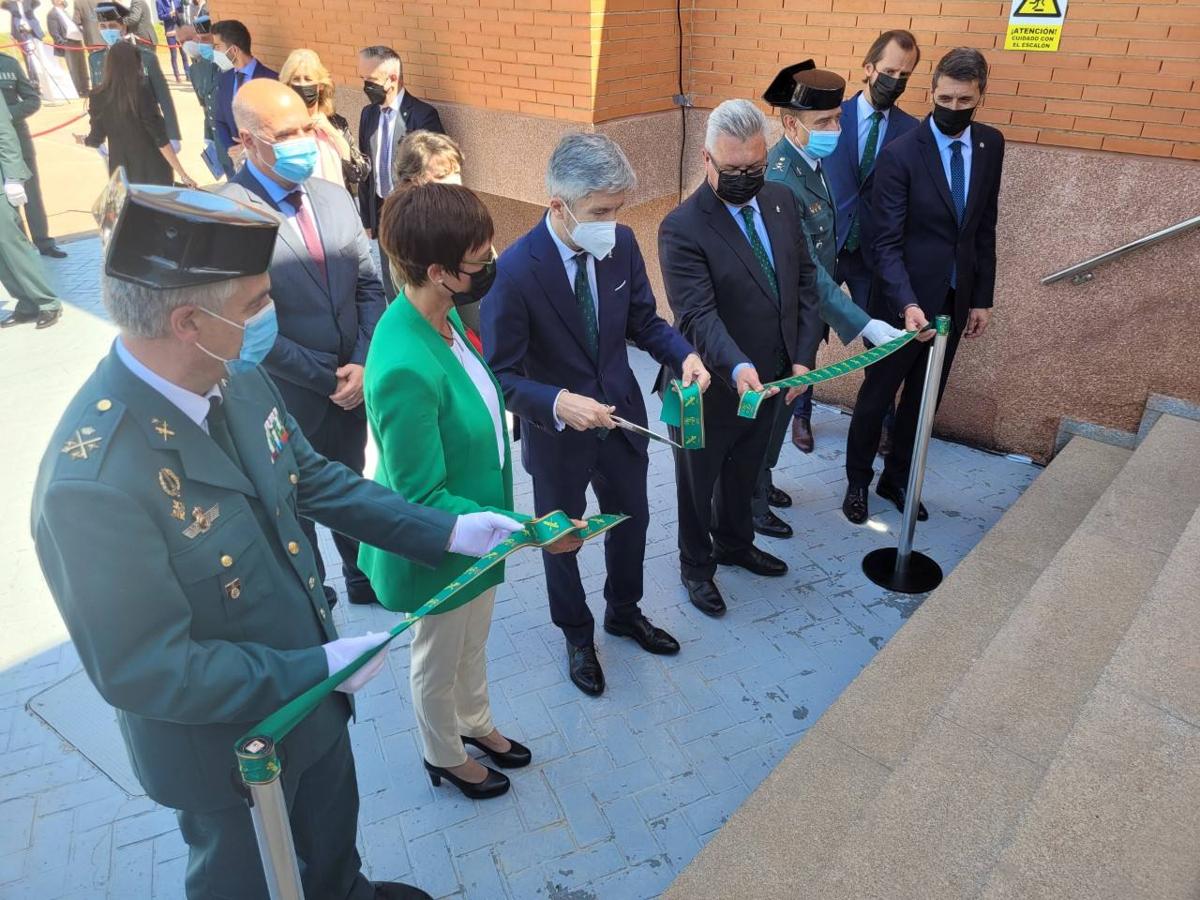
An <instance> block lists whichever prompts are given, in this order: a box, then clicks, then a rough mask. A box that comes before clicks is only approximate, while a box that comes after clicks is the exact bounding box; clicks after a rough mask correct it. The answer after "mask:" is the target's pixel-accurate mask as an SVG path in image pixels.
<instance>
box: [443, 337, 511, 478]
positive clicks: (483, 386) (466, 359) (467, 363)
mask: <svg viewBox="0 0 1200 900" xmlns="http://www.w3.org/2000/svg"><path fill="white" fill-rule="evenodd" d="M451 331H453V332H454V343H453V344H451V345H450V352H451V353H453V354H454V355H455V356H456V357H457V358H458V361H459V363H461V364H462V367H463V369H464V370H466V373H467V377H468V378H470V379H471V383H472V384H474V385H475V390H477V391H479V397H480V399H482V400H483V405H484V406H486V407H487V411H488V415H490V416H491V417H492V427H493V428H494V429H495V431H496V452H497V454H498V455H499V457H500V468H504V423H503V418H502V416H501V415H500V398H499V396H498V395H497V394H496V385H495V384H493V383H492V379H491V376H490V375H488V373H487V369H485V368H484V367H483V363H481V362H480V361H479V357H478V356H476V355H475V351H474V350H473V349H472V348H470V347H468V346H467V344H466V342H465V341H464V340H463V339H462V335H460V334H459V333H458V332H457V331H454V329H451Z"/></svg>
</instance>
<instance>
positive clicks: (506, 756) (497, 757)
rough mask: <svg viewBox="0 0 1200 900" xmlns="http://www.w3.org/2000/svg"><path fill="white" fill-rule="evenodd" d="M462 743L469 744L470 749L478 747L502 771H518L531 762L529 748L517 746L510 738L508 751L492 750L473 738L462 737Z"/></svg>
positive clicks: (521, 745) (531, 757)
mask: <svg viewBox="0 0 1200 900" xmlns="http://www.w3.org/2000/svg"><path fill="white" fill-rule="evenodd" d="M462 742H463V743H464V744H469V745H470V746H472V747H478V748H479V749H480V750H482V751H483V752H484V753H486V754H487V755H488V756H489V757H490V758H491V760H492V762H494V763H495V764H496V765H498V766H499V767H500V768H502V769H519V768H521V767H522V766H527V765H529V763H530V762H531V761H532V760H533V754H532V753H531V752H530V751H529V748H528V747H526V746H525V745H523V744H518V743H517V742H516V741H514V740H513V739H512V738H509V739H508V742H509V743H510V744H512V747H510V748H509V749H508V750H493V749H492V748H491V747H489V746H488V745H487V744H485V743H484V742H483V741H481V740H479V739H478V738H473V737H465V736H464V737H463V739H462Z"/></svg>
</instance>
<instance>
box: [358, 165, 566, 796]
mask: <svg viewBox="0 0 1200 900" xmlns="http://www.w3.org/2000/svg"><path fill="white" fill-rule="evenodd" d="M492 236H493V226H492V219H491V216H490V215H489V214H488V211H487V208H486V207H485V206H484V205H483V203H482V202H481V201H480V200H479V198H478V197H476V196H475V195H474V194H473V193H471V191H469V190H468V189H466V188H464V187H460V186H456V185H449V184H428V185H422V186H419V187H412V188H409V189H407V190H403V191H401V192H398V193H395V194H393V195H392V196H391V197H390V198H388V201H387V203H386V204H385V205H384V209H383V214H382V217H381V222H380V245H381V247H382V249H383V251H384V252H385V253H387V255H388V260H389V262H390V263H391V264H392V267H393V269H394V270H395V271H396V272H397V273H399V274H400V275H401V276H402V280H403V282H404V285H405V287H404V289H403V290H402V291H401V292H400V294H399V296H398V297H397V298H396V301H395V302H393V303H392V304H391V305H390V306H389V307H388V309H387V312H385V313H384V315H383V318H382V319H380V321H379V324H378V325H377V326H376V328H375V334H374V336H373V337H372V339H371V349H370V351H369V352H368V354H367V364H366V373H365V378H364V382H363V394H364V398H365V400H366V407H367V420H368V422H369V423H370V426H371V433H372V435H373V437H374V439H375V444H376V446H377V447H378V448H379V466H378V469H377V471H376V474H375V480H376V481H379V482H381V483H382V484H385V485H387V486H388V487H390V488H392V489H394V490H397V491H399V492H400V493H401V494H403V496H404V497H406V498H407V499H408V500H410V501H412V502H414V503H421V504H424V505H426V506H433V507H438V508H440V509H445V510H447V511H449V512H455V513H460V514H461V513H466V512H481V511H492V512H498V513H501V514H505V513H506V512H507V511H508V510H510V509H511V508H512V502H513V489H512V456H511V453H510V449H509V443H508V428H507V426H506V422H505V417H504V395H503V393H502V392H501V390H500V386H499V384H498V383H497V382H496V380H495V378H494V377H493V376H492V374H491V372H490V371H489V370H488V368H487V365H486V364H485V363H484V361H483V358H482V357H481V356H480V355H479V354H478V353H477V352H476V350H475V348H474V347H473V346H472V345H471V343H470V342H469V341H468V340H467V338H466V333H465V330H464V328H463V325H462V322H461V320H460V319H459V317H458V314H457V313H456V312H455V311H454V307H455V306H456V305H459V304H463V303H472V302H475V301H478V300H479V299H481V298H482V297H483V295H484V294H485V293H487V290H488V288H489V287H491V283H492V281H493V280H494V278H495V272H496V261H495V251H494V250H493V249H492ZM577 547H578V541H577V539H576V540H574V541H573V544H572V540H571V539H568V540H564V541H560V542H559V543H558V544H556V545H555V550H558V551H560V552H561V551H565V550H570V549H575V548H577ZM473 561H474V560H473V559H472V558H471V557H468V556H462V555H458V554H454V553H448V554H446V559H445V561H444V562H443V563H442V564H441V565H439V566H438V567H436V568H433V569H430V568H424V567H421V566H419V565H413V564H412V563H411V562H410V561H408V560H406V559H404V558H402V557H399V556H396V555H394V554H391V553H387V552H385V551H383V550H380V549H378V548H375V547H370V546H368V545H366V544H363V545H362V548H361V550H360V551H359V565H360V566H361V568H362V570H363V572H365V573H366V574H367V577H368V578H370V580H371V585H372V586H373V587H374V588H375V593H376V595H377V596H378V597H379V600H380V602H381V603H383V605H384V606H386V607H387V608H388V609H394V610H402V611H404V612H412V611H413V610H415V609H416V608H417V607H419V606H420V605H421V604H422V603H424V602H425V601H426V600H428V599H429V598H430V597H432V596H433V595H434V594H436V593H437V592H438V591H439V590H441V589H442V588H443V587H444V586H445V585H447V584H449V583H450V582H451V581H452V580H453V579H454V578H456V577H457V576H458V575H460V574H462V572H463V571H465V570H466V569H467V567H468V566H470V565H471V563H472V562H473ZM503 580H504V566H503V565H497V566H495V567H493V568H492V569H490V570H489V571H488V572H487V573H485V574H484V575H483V576H481V577H480V578H479V579H478V580H476V581H474V582H473V583H472V584H471V585H470V587H469V588H467V589H466V590H464V591H462V592H461V593H459V594H458V595H457V596H455V597H454V599H453V600H451V601H449V602H447V603H446V604H445V605H444V606H442V607H440V608H439V609H438V610H436V611H435V612H434V613H431V614H430V615H428V616H426V617H425V618H423V619H420V620H419V621H417V622H416V623H414V624H413V627H412V635H413V637H412V648H411V653H412V664H411V676H412V677H411V681H412V694H413V708H414V710H415V711H416V718H417V725H418V726H419V728H420V731H421V737H422V739H423V742H424V749H425V768H426V769H427V770H428V772H429V775H430V778H431V779H432V780H433V783H434V784H435V785H438V784H441V781H442V779H443V778H445V779H446V780H448V781H450V782H451V783H452V784H454V785H456V786H457V787H458V788H459V789H460V790H461V791H462V792H463V793H464V794H466V795H467V796H469V797H474V798H480V799H481V798H485V797H496V796H499V795H501V794H503V793H505V792H506V791H507V790H508V788H509V780H508V778H506V777H505V776H504V775H502V774H501V773H499V772H497V771H495V770H493V769H490V768H488V767H486V766H484V765H482V764H480V763H479V762H477V761H476V760H475V759H473V758H471V757H469V756H468V755H467V752H466V747H465V745H468V744H469V745H472V746H474V747H477V748H478V749H480V750H482V751H483V752H484V753H486V754H487V755H488V756H489V757H491V759H492V761H493V762H494V763H496V764H497V765H499V766H500V767H502V768H516V767H519V766H525V765H528V764H529V761H530V759H531V755H530V752H529V750H528V749H527V748H525V747H523V746H521V745H520V744H518V743H517V742H516V741H513V740H510V739H509V738H506V737H504V735H502V734H501V733H500V732H499V731H498V730H497V729H496V727H495V725H494V724H493V722H492V715H491V708H490V706H489V703H488V690H487V637H488V631H489V630H490V628H491V621H492V608H493V604H494V600H495V594H496V585H498V584H499V583H500V582H502V581H503Z"/></svg>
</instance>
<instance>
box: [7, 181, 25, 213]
mask: <svg viewBox="0 0 1200 900" xmlns="http://www.w3.org/2000/svg"><path fill="white" fill-rule="evenodd" d="M4 196H6V197H8V202H9V203H10V204H11V205H12V206H13V207H14V208H15V207H18V206H24V205H25V204H26V203H27V202H28V200H29V198H28V197H26V196H25V185H23V184H22V183H21V182H19V181H6V182H5V183H4Z"/></svg>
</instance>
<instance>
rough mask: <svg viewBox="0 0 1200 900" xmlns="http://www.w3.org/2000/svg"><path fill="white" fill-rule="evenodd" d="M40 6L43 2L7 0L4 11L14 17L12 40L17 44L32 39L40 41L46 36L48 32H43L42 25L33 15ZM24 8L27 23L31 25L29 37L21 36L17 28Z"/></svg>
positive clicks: (35, 0) (36, 0)
mask: <svg viewBox="0 0 1200 900" xmlns="http://www.w3.org/2000/svg"><path fill="white" fill-rule="evenodd" d="M40 5H41V0H5V2H4V4H3V6H4V10H5V11H6V12H7V13H8V14H9V15H10V16H12V32H11V33H12V39H13V40H14V41H16V42H17V43H20V42H21V41H24V40H28V39H29V38H30V37H32V38H34V39H35V40H39V41H40V40H41V39H42V38H44V37H45V36H46V32H44V31H42V23H41V22H39V21H38V20H37V16H35V15H34V14H33V11H34V10H35V9H37V7H38V6H40ZM22 7H23V8H24V12H25V21H27V22H28V23H29V35H28V36H26V35H23V34H20V33H19V30H18V28H17V20H18V19H19V18H20V17H21V11H22Z"/></svg>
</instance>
